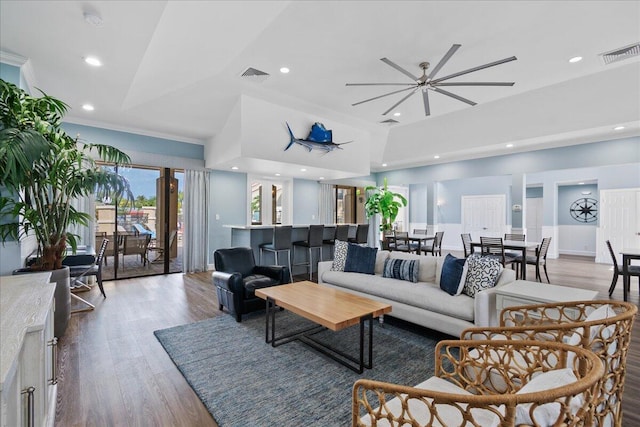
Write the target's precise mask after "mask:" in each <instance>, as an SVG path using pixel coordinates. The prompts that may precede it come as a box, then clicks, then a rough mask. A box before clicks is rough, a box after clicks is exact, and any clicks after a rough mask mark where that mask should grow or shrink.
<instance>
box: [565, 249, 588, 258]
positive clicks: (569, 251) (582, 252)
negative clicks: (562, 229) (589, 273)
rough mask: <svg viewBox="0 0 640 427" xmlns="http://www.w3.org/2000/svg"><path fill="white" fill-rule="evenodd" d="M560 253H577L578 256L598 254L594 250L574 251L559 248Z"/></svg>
mask: <svg viewBox="0 0 640 427" xmlns="http://www.w3.org/2000/svg"><path fill="white" fill-rule="evenodd" d="M558 253H559V254H560V255H577V256H588V257H595V256H596V253H595V252H593V251H573V250H565V249H560V250H558Z"/></svg>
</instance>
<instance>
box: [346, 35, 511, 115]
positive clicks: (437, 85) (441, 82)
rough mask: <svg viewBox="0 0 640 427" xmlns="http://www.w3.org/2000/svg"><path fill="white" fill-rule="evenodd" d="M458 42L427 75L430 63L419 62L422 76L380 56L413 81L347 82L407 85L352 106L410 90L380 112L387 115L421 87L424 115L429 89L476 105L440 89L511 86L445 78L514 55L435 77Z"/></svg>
mask: <svg viewBox="0 0 640 427" xmlns="http://www.w3.org/2000/svg"><path fill="white" fill-rule="evenodd" d="M460 46H462V45H459V44H454V45H453V46H451V48H450V49H449V51H448V52H447V53H446V54H445V55H444V56H443V57H442V59H441V60H440V62H438V65H436V66H435V67H434V68H433V69H432V70H431V72H430V73H429V74H428V75H427V69H428V68H429V66H430V64H429V63H428V62H421V63H420V64H419V65H420V68H422V76H421V77H417V76H414V75H413V74H412V73H410V72H409V71H407V70H405V69H404V68H402V67H401V66H399V65H398V64H396V63H395V62H393V61H391V60H390V59H388V58H381V59H380V60H381V61H382V62H384V63H385V64H387V65H389V66H390V67H392V68H395V69H396V70H398V71H400V72H401V73H402V74H404V75H405V76H408V77H409V78H411V80H413V83H347V84H346V85H347V86H409V87H407V88H405V89H400V90H395V91H393V92H389V93H385V94H383V95H379V96H375V97H373V98H369V99H365V100H364V101H360V102H356V103H355V104H351V105H352V106H354V107H355V106H356V105H360V104H364V103H365V102H369V101H373V100H376V99H380V98H383V97H385V96H390V95H394V94H396V93H400V92H405V91H408V90H410V91H411V92H410V93H409V94H408V95H405V97H404V98H402V99H401V100H400V101H398V102H396V103H395V104H393V105H392V106H391V108H389V109H388V110H387V111H385V112H384V113H382V115H383V116H385V115H387V114H388V113H389V112H390V111H392V110H393V109H394V108H396V107H397V106H398V105H400V104H402V103H403V102H404V101H406V100H407V99H409V98H410V97H411V96H412V95H414V94H415V93H416V92H417V91H418V90H419V89H422V100H423V101H424V115H425V116H429V115H430V114H431V109H430V107H429V90H432V91H434V92H437V93H441V94H442V95H446V96H449V97H451V98H453V99H457V100H458V101H462V102H465V103H467V104H469V105H476V103H475V102H473V101H471V100H469V99H467V98H463V97H462V96H460V95H456V94H455V93H451V92H449V91H447V90H444V89H442V88H441V87H443V86H513V85H514V84H515V82H445V80H449V79H452V78H454V77H458V76H462V75H464V74H469V73H473V72H474V71H479V70H483V69H485V68H489V67H494V66H496V65H500V64H504V63H506V62H510V61H515V60H516V59H517V58H516V57H515V56H511V57H509V58H505V59H501V60H499V61H495V62H490V63H488V64H484V65H479V66H477V67H473V68H469V69H468V70H464V71H459V72H457V73H453V74H449V75H448V76H444V77H440V78H437V79H436V78H435V77H436V74H438V71H440V69H441V68H442V67H443V66H444V65H445V64H446V63H447V61H449V59H451V57H452V56H453V54H454V53H456V51H457V50H458V49H459V48H460Z"/></svg>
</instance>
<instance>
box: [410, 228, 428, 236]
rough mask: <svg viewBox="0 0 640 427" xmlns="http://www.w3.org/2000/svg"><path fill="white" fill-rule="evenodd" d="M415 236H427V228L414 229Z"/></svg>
mask: <svg viewBox="0 0 640 427" xmlns="http://www.w3.org/2000/svg"><path fill="white" fill-rule="evenodd" d="M413 234H419V235H421V236H422V235H425V236H426V235H427V229H426V228H414V229H413Z"/></svg>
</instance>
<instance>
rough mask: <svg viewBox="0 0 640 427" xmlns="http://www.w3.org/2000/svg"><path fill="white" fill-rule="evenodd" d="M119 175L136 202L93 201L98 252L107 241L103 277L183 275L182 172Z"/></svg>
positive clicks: (124, 171)
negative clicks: (176, 273)
mask: <svg viewBox="0 0 640 427" xmlns="http://www.w3.org/2000/svg"><path fill="white" fill-rule="evenodd" d="M112 167H113V168H114V169H117V167H116V166H112ZM118 173H120V174H121V175H123V176H124V177H125V178H127V180H128V181H129V184H130V186H131V190H132V192H133V196H134V200H133V204H132V203H131V202H130V201H128V200H98V201H97V202H96V247H99V246H100V244H101V242H102V239H105V238H106V239H108V240H109V243H108V245H107V252H106V254H105V264H104V265H103V267H102V268H103V273H102V274H103V278H104V279H105V280H110V279H120V278H128V277H139V276H147V275H153V274H166V273H174V272H180V271H182V225H183V220H182V198H183V194H184V188H183V182H184V180H183V179H182V178H183V175H184V174H183V172H182V171H177V170H175V169H169V168H151V167H138V166H135V167H129V168H120V169H119V170H118Z"/></svg>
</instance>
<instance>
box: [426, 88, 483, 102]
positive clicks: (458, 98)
mask: <svg viewBox="0 0 640 427" xmlns="http://www.w3.org/2000/svg"><path fill="white" fill-rule="evenodd" d="M433 90H435V91H436V92H438V93H441V94H443V95H447V96H450V97H451V98H453V99H457V100H458V101H462V102H466V103H467V104H469V105H476V103H475V102H473V101H470V100H468V99H467V98H463V97H461V96H459V95H456V94H455V93H451V92H449V91H446V90H443V89H440V88H437V87H434V88H433Z"/></svg>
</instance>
